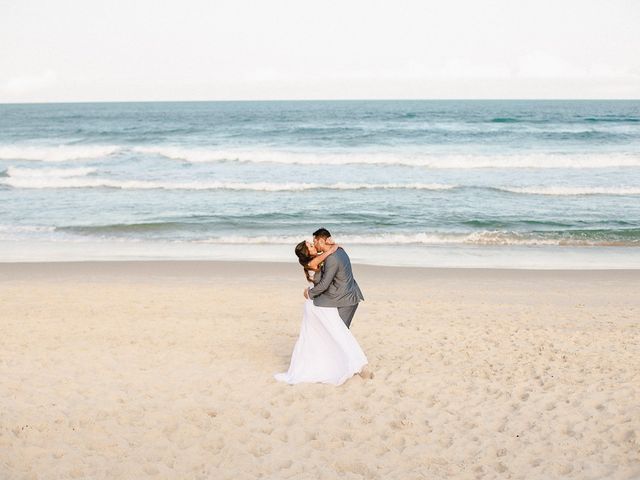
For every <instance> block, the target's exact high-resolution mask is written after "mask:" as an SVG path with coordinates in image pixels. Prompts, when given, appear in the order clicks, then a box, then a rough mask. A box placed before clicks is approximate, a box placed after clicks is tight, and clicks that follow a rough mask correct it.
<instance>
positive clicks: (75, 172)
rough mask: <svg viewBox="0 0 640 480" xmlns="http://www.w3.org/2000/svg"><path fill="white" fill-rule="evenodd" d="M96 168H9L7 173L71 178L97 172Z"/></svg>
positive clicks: (21, 175)
mask: <svg viewBox="0 0 640 480" xmlns="http://www.w3.org/2000/svg"><path fill="white" fill-rule="evenodd" d="M95 171H96V169H95V168H18V167H9V168H7V175H8V176H9V177H12V178H20V177H23V178H24V177H26V178H69V177H84V176H86V175H90V174H92V173H95Z"/></svg>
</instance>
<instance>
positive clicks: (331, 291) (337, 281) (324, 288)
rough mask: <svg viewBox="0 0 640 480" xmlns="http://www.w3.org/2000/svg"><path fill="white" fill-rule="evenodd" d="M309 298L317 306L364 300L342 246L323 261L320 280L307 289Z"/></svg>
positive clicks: (348, 303)
mask: <svg viewBox="0 0 640 480" xmlns="http://www.w3.org/2000/svg"><path fill="white" fill-rule="evenodd" d="M309 298H312V299H313V304H314V305H316V306H318V307H348V306H351V305H356V304H357V303H359V302H361V301H362V300H364V297H363V296H362V292H361V291H360V287H359V286H358V284H357V283H356V280H355V278H353V271H352V270H351V260H349V255H347V252H345V251H344V250H343V249H342V248H338V250H337V251H336V252H335V253H334V254H332V255H329V256H328V257H327V259H326V260H325V261H324V265H323V267H322V275H321V277H320V281H319V282H318V283H316V285H315V286H314V287H313V288H310V289H309Z"/></svg>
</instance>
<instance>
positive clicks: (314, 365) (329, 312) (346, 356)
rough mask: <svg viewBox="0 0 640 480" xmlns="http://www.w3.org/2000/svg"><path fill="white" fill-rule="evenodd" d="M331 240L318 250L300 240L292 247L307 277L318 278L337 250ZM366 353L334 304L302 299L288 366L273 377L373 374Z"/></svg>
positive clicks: (327, 378)
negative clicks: (324, 305)
mask: <svg viewBox="0 0 640 480" xmlns="http://www.w3.org/2000/svg"><path fill="white" fill-rule="evenodd" d="M338 247H339V245H337V244H334V245H333V246H332V247H331V249H329V250H328V251H326V252H324V253H322V254H318V251H317V250H316V248H315V247H314V246H313V244H312V243H311V242H307V241H304V242H300V243H299V244H298V245H297V246H296V249H295V252H296V255H297V256H298V261H299V262H300V264H301V265H302V268H303V269H304V274H305V276H306V278H307V281H308V282H309V283H311V284H312V285H315V284H317V283H318V282H319V281H320V278H321V275H322V270H321V268H320V267H321V264H322V262H324V260H325V259H326V258H327V257H328V256H329V255H332V254H334V253H335V252H336V250H337V249H338ZM367 363H368V362H367V357H366V356H365V354H364V352H363V351H362V349H361V348H360V345H358V342H357V341H356V339H355V337H354V336H353V334H352V333H351V331H350V330H349V328H347V326H346V325H345V324H344V322H343V321H342V319H341V318H340V315H339V314H338V309H337V308H335V307H318V306H316V305H314V304H313V300H306V301H305V302H304V313H303V316H302V325H301V326H300V336H299V337H298V340H297V341H296V344H295V346H294V348H293V354H292V355H291V363H290V365H289V370H288V371H287V372H285V373H278V374H276V375H275V378H276V380H278V381H281V382H286V383H289V384H296V383H302V382H321V383H330V384H333V385H341V384H343V383H344V382H346V381H347V380H348V379H349V378H351V377H352V376H353V375H354V374H356V373H358V374H360V375H361V376H362V377H363V378H372V376H373V375H372V374H371V373H370V372H369V371H368V369H367Z"/></svg>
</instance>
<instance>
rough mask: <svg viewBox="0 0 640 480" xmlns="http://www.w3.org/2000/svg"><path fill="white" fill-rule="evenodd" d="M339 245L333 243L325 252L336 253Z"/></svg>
mask: <svg viewBox="0 0 640 480" xmlns="http://www.w3.org/2000/svg"><path fill="white" fill-rule="evenodd" d="M339 247H340V245H338V244H337V243H334V244H332V245H331V248H330V249H329V251H328V252H327V253H328V254H329V255H331V254H332V253H336V251H337V250H338V248H339Z"/></svg>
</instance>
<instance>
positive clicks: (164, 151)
mask: <svg viewBox="0 0 640 480" xmlns="http://www.w3.org/2000/svg"><path fill="white" fill-rule="evenodd" d="M133 150H134V151H135V152H138V153H143V154H152V155H159V156H163V157H165V158H169V159H173V160H181V161H185V162H190V163H200V162H223V161H237V162H247V163H281V164H301V165H348V164H370V165H399V166H412V167H427V168H442V169H470V168H534V169H535V168H609V167H630V166H631V167H636V166H640V155H632V154H623V153H611V154H609V153H597V154H594V153H592V154H548V153H544V154H543V153H532V154H513V155H480V154H473V155H464V154H455V155H438V154H428V153H411V152H406V151H405V152H403V151H398V152H362V151H361V152H353V153H335V154H333V153H311V152H291V151H269V150H215V149H213V148H211V149H207V148H185V147H178V146H153V147H135V148H134V149H133Z"/></svg>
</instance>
